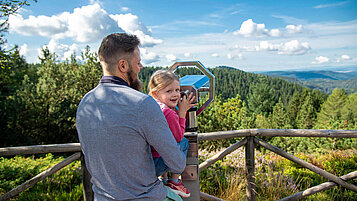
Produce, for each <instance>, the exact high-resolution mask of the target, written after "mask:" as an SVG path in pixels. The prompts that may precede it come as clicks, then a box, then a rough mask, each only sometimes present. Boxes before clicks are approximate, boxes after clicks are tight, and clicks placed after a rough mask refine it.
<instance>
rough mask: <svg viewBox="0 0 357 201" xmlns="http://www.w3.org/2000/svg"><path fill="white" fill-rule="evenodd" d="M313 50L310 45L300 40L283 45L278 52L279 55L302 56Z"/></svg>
mask: <svg viewBox="0 0 357 201" xmlns="http://www.w3.org/2000/svg"><path fill="white" fill-rule="evenodd" d="M310 49H311V47H310V45H309V43H307V42H302V43H300V42H299V41H298V40H292V41H290V42H286V43H283V44H282V45H281V46H280V47H279V50H278V54H288V55H301V54H305V53H307V52H308V51H309V50H310Z"/></svg>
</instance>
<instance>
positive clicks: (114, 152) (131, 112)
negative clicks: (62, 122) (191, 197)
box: [76, 83, 186, 201]
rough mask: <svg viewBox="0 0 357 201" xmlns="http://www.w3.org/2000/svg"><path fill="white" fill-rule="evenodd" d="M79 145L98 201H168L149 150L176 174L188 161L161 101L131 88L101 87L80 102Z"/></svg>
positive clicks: (114, 85) (78, 116)
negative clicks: (154, 151) (157, 154)
mask: <svg viewBox="0 0 357 201" xmlns="http://www.w3.org/2000/svg"><path fill="white" fill-rule="evenodd" d="M76 126H77V131H78V137H79V141H80V144H81V147H82V151H83V153H84V157H85V161H86V166H87V168H88V170H89V172H90V174H91V175H92V178H91V182H92V184H93V191H94V194H95V199H96V200H152V201H158V200H164V199H165V197H166V195H167V190H166V188H165V187H164V186H163V184H162V182H160V181H159V180H158V179H157V177H156V176H155V166H154V162H153V159H152V155H151V150H150V145H151V146H153V147H154V148H155V150H157V152H158V153H159V154H160V155H161V157H162V158H163V159H164V161H165V164H166V165H167V166H168V167H169V169H170V171H172V172H182V171H183V170H184V169H185V164H186V158H185V156H184V154H183V153H182V152H181V151H180V149H179V147H178V146H177V143H176V141H175V139H174V137H173V135H172V134H171V131H170V129H169V127H168V125H167V122H166V119H165V117H164V115H163V113H162V112H161V110H160V107H159V106H158V104H157V103H156V101H155V100H154V99H153V98H152V97H151V96H148V95H146V94H144V93H141V92H139V91H136V90H134V89H131V88H130V87H127V86H123V85H117V84H112V83H101V84H99V85H98V86H97V87H96V88H94V89H93V90H92V91H90V92H88V93H87V94H86V95H85V96H84V97H83V99H82V100H81V102H80V104H79V106H78V110H77V117H76Z"/></svg>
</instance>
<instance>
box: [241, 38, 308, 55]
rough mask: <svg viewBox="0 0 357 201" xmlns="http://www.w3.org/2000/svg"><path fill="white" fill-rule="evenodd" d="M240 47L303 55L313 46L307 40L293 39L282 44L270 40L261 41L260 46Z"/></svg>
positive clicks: (250, 49) (247, 49) (246, 49)
mask: <svg viewBox="0 0 357 201" xmlns="http://www.w3.org/2000/svg"><path fill="white" fill-rule="evenodd" d="M239 49H240V50H245V51H277V52H278V54H286V55H302V54H306V53H307V52H308V51H309V50H310V49H311V47H310V45H309V43H307V42H302V43H301V42H299V41H298V40H292V41H289V42H286V43H280V44H273V43H269V42H268V41H260V43H259V46H255V47H240V48H239Z"/></svg>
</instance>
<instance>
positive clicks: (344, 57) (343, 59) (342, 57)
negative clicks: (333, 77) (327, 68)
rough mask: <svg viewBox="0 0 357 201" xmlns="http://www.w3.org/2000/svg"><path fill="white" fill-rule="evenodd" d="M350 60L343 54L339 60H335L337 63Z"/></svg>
mask: <svg viewBox="0 0 357 201" xmlns="http://www.w3.org/2000/svg"><path fill="white" fill-rule="evenodd" d="M350 60H352V58H351V57H350V56H349V55H347V54H344V55H342V56H341V57H340V58H337V59H336V62H337V63H339V62H341V61H350Z"/></svg>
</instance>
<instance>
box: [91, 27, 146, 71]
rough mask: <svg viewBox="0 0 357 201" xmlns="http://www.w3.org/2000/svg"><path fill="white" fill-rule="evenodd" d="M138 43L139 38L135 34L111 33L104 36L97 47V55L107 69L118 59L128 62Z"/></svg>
mask: <svg viewBox="0 0 357 201" xmlns="http://www.w3.org/2000/svg"><path fill="white" fill-rule="evenodd" d="M139 45H140V40H139V38H138V37H136V36H135V35H129V34H126V33H113V34H110V35H108V36H106V37H105V38H104V39H103V40H102V43H101V45H100V47H99V50H98V56H99V60H100V62H101V63H102V62H103V63H105V64H106V67H107V68H109V69H107V70H109V71H112V70H113V69H110V68H111V67H113V66H116V65H117V64H118V62H119V60H120V59H125V60H127V61H128V62H130V60H131V56H132V53H133V52H134V50H135V48H136V47H138V46H139Z"/></svg>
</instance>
